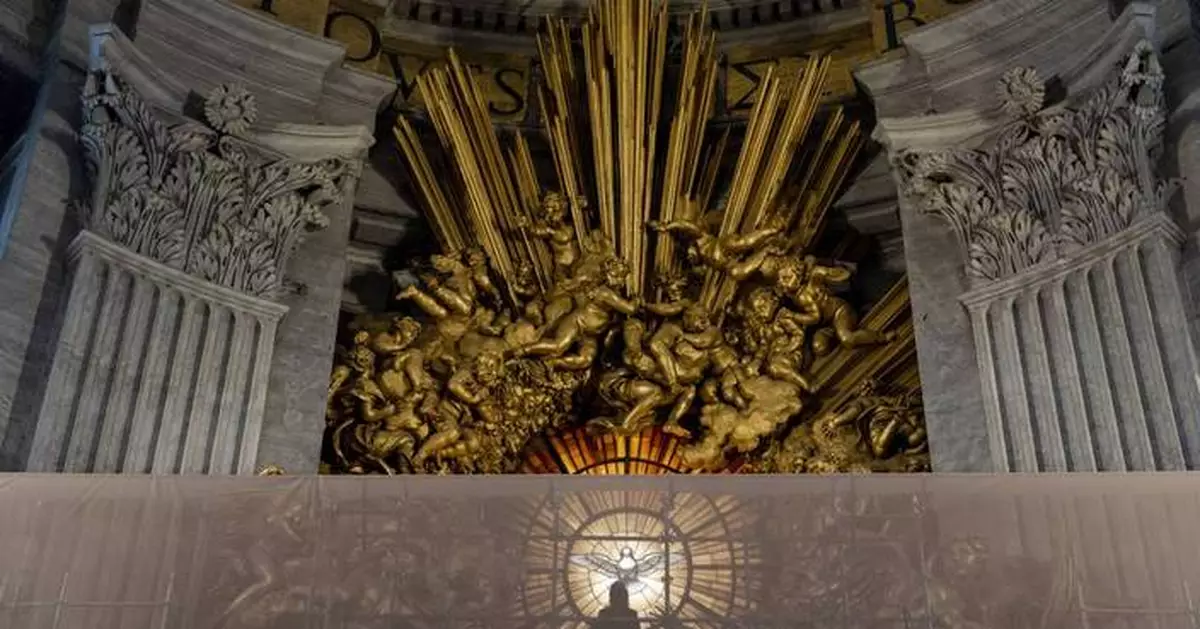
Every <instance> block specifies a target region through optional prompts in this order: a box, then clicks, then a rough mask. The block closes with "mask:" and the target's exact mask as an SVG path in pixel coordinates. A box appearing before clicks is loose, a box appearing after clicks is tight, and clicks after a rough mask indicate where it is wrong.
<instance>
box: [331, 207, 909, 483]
mask: <svg viewBox="0 0 1200 629" xmlns="http://www.w3.org/2000/svg"><path fill="white" fill-rule="evenodd" d="M537 211H539V212H540V214H539V215H538V218H537V221H536V222H531V221H520V220H518V221H516V224H517V226H518V227H519V228H520V229H523V230H527V231H528V232H529V233H530V234H531V235H533V236H534V237H536V238H541V239H546V240H548V241H549V243H550V245H551V250H552V253H553V261H552V264H553V266H552V267H548V268H541V269H540V270H535V266H534V265H535V264H537V263H538V262H537V260H536V259H535V258H532V257H527V258H520V257H518V258H517V259H516V260H514V261H513V265H512V267H510V268H512V270H513V273H511V274H510V275H509V276H507V277H505V276H494V275H493V272H492V269H491V265H490V262H489V255H488V254H486V253H484V251H483V250H482V249H479V248H466V249H462V250H460V251H455V252H450V253H446V254H437V255H435V256H433V257H432V258H431V264H432V270H431V271H430V272H423V273H419V274H418V277H419V279H420V282H419V284H417V285H412V286H407V287H405V288H403V289H402V290H400V291H399V293H398V295H397V297H398V299H399V300H400V301H401V303H406V304H411V305H412V306H414V307H415V308H414V310H415V314H414V315H413V316H397V317H394V318H393V319H392V320H391V321H390V323H389V324H388V326H387V327H386V328H384V329H382V330H377V331H374V332H370V333H368V332H366V331H362V332H359V333H358V335H356V337H355V339H354V343H353V345H352V347H351V349H350V350H349V351H347V352H346V354H345V358H344V359H343V360H342V361H340V362H339V363H338V364H337V365H336V366H335V368H334V372H333V374H332V377H331V381H330V388H329V392H330V400H329V404H328V409H327V414H328V416H329V418H330V427H331V431H332V433H333V436H332V442H333V444H332V445H333V450H334V453H335V458H336V460H335V461H334V462H332V463H331V465H333V466H334V467H335V468H336V469H339V470H342V471H349V472H357V473H385V474H393V473H402V472H417V473H444V472H497V471H506V470H511V469H514V468H515V467H516V465H517V464H518V463H519V461H520V456H521V452H522V450H523V448H524V447H525V445H526V444H527V443H528V442H529V440H530V439H532V438H533V437H535V436H536V435H537V434H538V433H539V432H541V431H544V430H547V429H553V428H556V427H559V426H564V425H567V424H569V423H570V422H573V421H579V422H581V423H585V424H586V425H587V426H588V427H589V428H590V429H591V430H593V431H596V432H611V433H615V434H618V435H625V436H633V435H637V434H639V433H641V432H642V431H644V430H646V429H648V428H650V427H652V426H661V428H662V430H663V431H664V432H666V433H668V434H671V435H674V436H675V438H677V439H680V440H681V442H682V443H681V445H680V448H681V449H680V452H681V455H682V459H683V462H684V465H685V466H687V467H690V468H695V469H702V470H716V469H720V468H721V467H722V466H723V465H725V464H727V463H728V461H729V460H731V458H735V457H744V456H748V455H751V454H752V453H756V452H758V453H761V452H763V451H768V452H769V453H770V456H771V457H772V461H775V462H776V463H778V465H777V466H776V469H785V468H786V469H789V470H793V471H813V472H820V471H828V470H854V469H859V468H860V467H863V468H864V469H865V468H870V469H875V468H880V469H884V468H886V469H893V468H895V469H900V468H903V469H908V468H910V467H914V466H915V467H917V468H919V467H920V461H921V460H923V459H922V458H921V457H922V456H925V458H926V459H927V456H926V455H923V454H922V452H923V450H922V448H923V447H924V439H925V435H924V428H923V426H922V424H921V419H920V414H919V404H915V403H914V402H913V398H912V396H909V397H904V396H902V395H901V396H899V397H897V396H890V397H889V396H883V395H876V394H873V393H869V392H868V391H867V390H866V389H864V390H863V391H862V392H861V395H860V396H859V397H858V398H855V400H852V401H851V402H850V403H848V404H847V405H845V406H844V408H842V409H839V412H838V413H837V414H830V413H825V414H823V415H820V416H818V417H816V418H815V419H812V420H806V419H804V418H805V417H807V416H805V415H804V414H803V411H804V409H806V408H809V407H812V406H814V405H813V404H810V401H811V398H812V397H813V396H815V395H817V393H818V390H819V388H820V387H818V383H816V382H815V381H814V377H813V375H812V374H811V373H810V372H809V369H810V367H811V366H812V365H813V361H814V357H819V356H823V355H825V354H827V353H829V352H830V351H833V350H834V349H836V347H839V346H840V347H847V348H849V347H861V346H867V345H871V344H880V343H886V342H889V341H890V340H891V339H892V338H893V336H894V335H893V334H892V333H890V332H875V331H871V330H865V329H861V328H860V326H859V325H858V318H857V314H856V313H855V312H854V310H853V308H852V307H851V306H850V305H849V303H848V302H846V301H845V300H844V299H842V298H841V297H839V296H837V295H836V294H835V293H834V290H833V288H832V287H833V286H834V285H837V284H839V283H844V282H846V281H848V280H849V278H850V274H851V272H850V270H849V269H847V268H845V267H843V266H841V265H837V264H833V265H826V264H819V263H817V262H816V259H815V258H813V257H812V256H808V255H804V254H803V253H802V252H792V251H789V250H788V249H787V247H788V245H787V241H786V239H785V238H784V237H783V234H782V227H781V226H782V224H783V223H782V222H779V223H769V224H768V226H767V227H764V228H762V229H757V230H754V231H751V232H750V233H748V234H744V235H740V234H725V233H722V234H713V233H709V232H707V231H705V230H704V229H702V228H701V227H700V225H699V224H698V223H697V222H693V221H687V220H682V221H680V220H677V221H672V222H670V223H666V224H656V223H653V222H651V223H650V224H649V225H648V227H650V228H652V229H656V230H659V231H661V232H663V233H664V234H671V235H672V236H675V237H680V238H683V239H684V240H685V241H687V242H688V243H689V245H690V249H691V251H692V256H693V258H694V260H695V261H696V262H697V263H698V265H699V266H697V267H695V268H696V269H697V270H703V271H708V272H710V273H716V274H718V275H723V276H725V277H728V278H731V279H733V280H734V286H733V288H734V290H733V291H732V293H731V294H732V301H731V302H730V306H729V307H727V308H725V309H724V311H721V312H718V311H713V310H712V309H711V308H710V307H708V306H706V305H705V304H706V303H708V302H705V301H704V299H702V298H701V295H700V287H698V286H693V285H691V283H690V282H689V277H690V276H689V275H688V274H677V273H674V272H672V271H670V270H669V269H670V268H672V267H673V266H674V265H671V266H668V267H666V268H663V267H661V266H658V267H655V268H653V269H651V271H652V272H653V274H654V277H655V281H654V282H653V288H651V289H649V290H648V291H647V294H646V296H645V297H643V296H640V295H634V296H630V295H629V294H628V291H629V287H630V285H631V282H630V279H631V278H630V272H631V268H630V266H629V264H627V263H626V262H625V260H623V259H621V258H620V257H618V255H617V253H616V249H615V247H614V246H613V238H612V237H610V235H608V234H606V233H605V232H603V231H601V230H592V231H590V232H588V233H587V234H586V236H585V237H584V239H583V240H582V241H580V240H579V239H577V238H576V233H575V229H574V227H572V226H571V225H570V224H568V222H567V220H566V206H565V203H564V201H563V198H562V196H561V195H559V194H557V193H547V194H546V195H545V196H544V197H543V199H542V204H541V206H540V207H539V208H537ZM530 255H532V253H531V254H530ZM493 277H499V279H500V280H501V281H500V282H499V283H497V282H495V281H494V280H493ZM651 293H653V296H654V297H655V298H650V296H651V295H650V294H651ZM505 296H507V299H506V298H505ZM418 317H420V318H422V319H423V320H424V323H422V321H420V320H418ZM830 341H833V343H830ZM588 400H592V401H588ZM579 413H590V414H591V415H583V416H580V415H579ZM797 422H799V424H797ZM793 427H794V428H793ZM788 428H793V429H792V430H790V431H789V430H788ZM781 435H788V437H787V439H786V440H784V441H780V440H779V439H780V436H781ZM755 456H760V455H757V454H756V455H755ZM788 457H791V459H788ZM789 460H790V461H792V463H791V464H788V463H787V461H789ZM880 461H890V463H880ZM912 461H917V463H912ZM789 465H790V467H789ZM888 466H892V467H888Z"/></svg>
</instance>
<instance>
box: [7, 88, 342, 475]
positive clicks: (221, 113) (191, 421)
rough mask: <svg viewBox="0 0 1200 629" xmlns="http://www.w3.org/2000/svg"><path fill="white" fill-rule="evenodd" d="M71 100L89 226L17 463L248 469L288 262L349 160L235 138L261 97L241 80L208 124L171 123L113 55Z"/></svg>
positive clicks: (75, 256) (334, 202) (215, 99)
mask: <svg viewBox="0 0 1200 629" xmlns="http://www.w3.org/2000/svg"><path fill="white" fill-rule="evenodd" d="M84 101H85V102H84V109H85V115H84V123H83V126H82V129H81V132H80V137H81V141H82V143H83V145H84V149H85V154H86V157H87V159H88V166H89V168H88V170H89V174H90V180H91V184H92V191H91V195H90V198H89V199H88V200H87V201H86V202H84V203H82V204H81V207H80V215H81V216H80V218H81V220H82V222H83V224H84V227H85V230H86V231H84V232H83V233H82V234H81V235H80V236H79V237H78V238H77V239H76V241H75V243H74V245H73V246H72V286H71V289H70V293H69V297H68V299H67V306H66V310H65V318H64V321H63V325H62V332H61V334H60V336H59V340H58V346H57V349H56V351H55V355H54V359H53V366H52V368H51V371H50V377H49V380H48V383H47V389H46V394H45V397H44V401H43V404H42V408H41V412H40V414H39V416H38V420H37V428H36V432H35V435H34V439H33V445H32V448H31V453H30V458H29V463H28V468H29V469H31V470H36V471H68V472H156V473H234V472H239V473H248V472H252V471H253V469H254V466H255V465H256V463H257V459H258V454H259V436H260V434H261V432H262V427H263V416H264V407H265V404H266V399H267V390H268V386H269V382H270V372H271V367H272V358H273V355H274V353H275V344H276V331H277V326H278V324H279V321H280V319H281V318H282V317H283V315H284V314H285V313H286V312H287V310H288V309H287V307H286V306H284V305H282V304H281V303H279V301H280V300H281V298H282V296H283V295H284V294H285V292H286V291H287V290H288V287H287V285H286V283H285V281H284V276H285V270H286V268H287V266H288V262H289V259H290V257H291V255H292V253H293V252H294V251H295V250H296V248H297V247H298V245H299V243H300V241H301V239H302V238H303V235H304V234H305V233H306V232H307V231H311V230H313V229H320V228H323V227H325V226H326V225H328V223H329V219H328V218H327V217H326V216H325V214H324V213H323V210H324V209H325V208H327V207H332V208H336V209H339V210H342V211H348V209H347V208H345V207H343V206H345V205H346V204H345V202H344V195H345V193H346V192H347V191H348V190H350V189H352V185H353V184H352V182H353V180H354V178H355V177H356V175H357V172H356V167H355V166H354V164H353V163H352V161H353V160H347V159H340V158H330V159H317V160H311V161H302V160H296V159H289V158H285V157H282V156H280V155H279V154H277V153H275V152H274V151H272V150H271V149H269V148H267V147H266V146H265V145H264V144H262V143H261V142H258V141H255V140H251V139H248V138H249V131H250V127H251V125H252V124H253V122H254V118H255V114H256V105H255V102H254V99H253V97H251V96H250V95H249V93H247V92H245V91H244V90H241V89H239V88H236V87H219V88H218V89H216V90H214V92H213V93H212V94H211V95H210V96H209V97H208V99H207V100H206V101H205V103H204V107H203V109H204V118H205V124H200V123H199V122H197V121H194V120H189V119H183V118H181V119H180V120H179V121H178V122H177V123H175V124H168V123H167V122H165V120H167V119H169V118H170V115H168V114H167V113H166V112H157V111H155V110H154V109H153V108H152V106H150V105H149V104H147V103H146V102H144V101H143V100H142V99H141V97H140V96H139V95H138V94H137V93H136V92H135V91H134V90H133V89H131V88H130V87H129V86H127V85H126V84H125V83H124V82H123V81H122V80H121V79H120V78H119V77H117V76H116V75H115V74H113V73H112V72H110V71H108V70H101V71H97V72H96V73H94V74H93V75H92V77H91V78H90V80H89V83H88V88H87V89H86V90H85V97H84ZM287 131H288V132H287V133H284V134H283V135H289V136H296V135H297V132H296V131H297V130H296V129H294V128H292V129H288V130H287ZM258 135H259V136H263V135H264V134H262V133H260V134H258ZM277 135H278V134H277ZM301 135H302V134H301ZM273 141H274V142H275V143H276V144H280V143H286V138H280V137H275V138H274V139H273ZM314 445H315V444H314Z"/></svg>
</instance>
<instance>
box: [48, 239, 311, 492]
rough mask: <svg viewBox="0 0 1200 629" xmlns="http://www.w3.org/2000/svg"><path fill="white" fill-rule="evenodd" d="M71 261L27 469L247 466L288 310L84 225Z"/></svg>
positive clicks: (219, 469)
mask: <svg viewBox="0 0 1200 629" xmlns="http://www.w3.org/2000/svg"><path fill="white" fill-rule="evenodd" d="M72 259H73V284H72V287H71V293H70V297H69V301H68V305H67V311H66V314H65V319H64V322H63V328H62V334H61V336H60V339H59V342H58V348H57V350H56V353H55V358H54V367H53V369H52V371H51V373H50V381H49V383H48V384H47V389H46V396H45V402H44V404H43V406H42V410H41V413H40V416H39V418H38V428H37V432H36V433H35V436H34V441H33V447H32V452H31V454H30V461H29V470H30V471H41V472H134V473H136V472H152V473H163V474H169V473H203V474H224V473H250V472H252V471H253V468H254V465H255V458H256V453H257V450H258V441H259V434H260V431H261V428H262V418H263V408H264V404H265V400H266V392H267V384H268V379H269V375H270V365H271V357H272V354H273V351H274V345H275V331H276V327H277V325H278V322H279V320H280V318H281V317H282V316H283V315H284V313H285V312H286V311H287V308H286V307H284V306H282V305H279V304H276V303H273V302H269V301H265V300H262V299H257V298H254V297H250V296H247V295H244V294H241V293H238V292H237V291H233V290H230V289H226V288H223V287H220V286H217V285H214V284H211V283H208V282H205V281H203V280H199V279H197V278H195V277H192V276H190V275H188V274H186V273H182V272H180V271H177V270H175V269H172V268H170V267H167V266H165V265H163V264H160V263H158V262H155V261H153V260H151V259H149V258H146V257H143V256H139V255H137V254H134V253H132V252H130V251H128V250H127V249H124V248H122V247H120V246H118V245H116V244H114V243H112V242H110V241H108V240H106V239H105V238H103V237H101V236H98V235H96V234H94V233H91V232H87V231H85V232H83V233H82V234H80V236H79V237H78V238H77V240H76V241H75V243H74V244H73V246H72Z"/></svg>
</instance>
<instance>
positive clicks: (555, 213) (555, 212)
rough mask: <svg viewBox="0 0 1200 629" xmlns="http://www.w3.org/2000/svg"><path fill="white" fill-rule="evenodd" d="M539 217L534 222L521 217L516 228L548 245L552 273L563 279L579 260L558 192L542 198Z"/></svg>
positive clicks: (577, 245)
mask: <svg viewBox="0 0 1200 629" xmlns="http://www.w3.org/2000/svg"><path fill="white" fill-rule="evenodd" d="M540 210H541V216H539V217H537V218H536V219H534V220H532V221H531V220H529V219H528V218H526V217H524V216H522V217H519V218H518V219H517V228H519V229H524V230H527V231H528V232H529V234H530V235H532V236H533V237H535V238H539V239H541V240H545V241H546V242H547V243H548V244H549V245H550V251H551V253H552V254H553V257H554V272H555V274H556V276H558V277H564V276H566V274H567V273H568V272H569V271H570V270H571V267H573V266H574V265H575V262H576V261H577V260H578V259H579V243H577V242H576V241H575V230H574V229H573V228H572V227H571V225H570V224H569V223H567V220H566V216H567V202H566V199H564V198H563V195H561V194H559V193H558V192H547V193H546V194H545V195H544V196H543V197H542V205H541V207H540Z"/></svg>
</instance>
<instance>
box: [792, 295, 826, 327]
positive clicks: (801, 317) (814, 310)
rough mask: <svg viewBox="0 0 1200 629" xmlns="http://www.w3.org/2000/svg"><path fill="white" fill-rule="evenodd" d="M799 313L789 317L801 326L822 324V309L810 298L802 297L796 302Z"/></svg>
mask: <svg viewBox="0 0 1200 629" xmlns="http://www.w3.org/2000/svg"><path fill="white" fill-rule="evenodd" d="M795 301H796V306H797V307H799V308H800V311H799V312H792V313H791V314H790V315H788V317H789V318H790V319H791V321H793V322H795V323H798V324H800V325H801V326H810V325H817V324H818V323H820V322H821V308H820V306H818V305H817V304H816V302H814V301H813V300H812V298H810V297H800V298H798V299H796V300H795Z"/></svg>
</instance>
